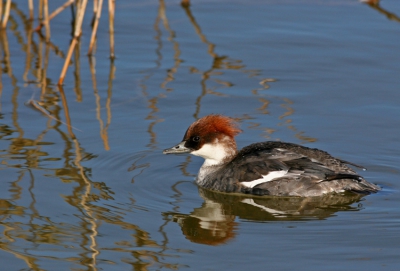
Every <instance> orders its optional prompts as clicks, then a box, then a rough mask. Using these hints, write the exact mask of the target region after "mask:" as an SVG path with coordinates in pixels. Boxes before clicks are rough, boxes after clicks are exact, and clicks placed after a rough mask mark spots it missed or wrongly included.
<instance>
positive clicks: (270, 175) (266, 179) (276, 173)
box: [241, 170, 288, 188]
mask: <svg viewBox="0 0 400 271" xmlns="http://www.w3.org/2000/svg"><path fill="white" fill-rule="evenodd" d="M287 173H288V171H287V170H278V171H271V172H270V173H268V174H267V175H263V177H262V178H261V179H257V180H254V181H251V182H241V184H242V185H244V186H246V187H250V188H253V187H254V186H256V185H259V184H260V183H266V182H269V181H272V180H274V179H276V178H280V177H283V176H285V175H286V174H287Z"/></svg>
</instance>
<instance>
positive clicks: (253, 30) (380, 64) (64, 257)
mask: <svg viewBox="0 0 400 271" xmlns="http://www.w3.org/2000/svg"><path fill="white" fill-rule="evenodd" d="M49 2H51V3H50V10H54V9H55V8H57V7H58V6H60V5H61V4H62V3H63V2H64V1H49ZM106 7H107V5H106V4H105V9H104V12H103V14H102V17H101V21H100V26H99V32H98V35H97V43H96V50H95V54H94V55H93V56H92V57H88V56H87V55H86V53H87V49H88V46H89V40H90V31H91V28H90V19H91V18H90V17H91V14H90V12H91V11H90V10H89V11H88V13H87V14H88V15H87V16H86V18H85V21H84V28H83V35H82V37H81V40H80V43H79V45H78V48H77V49H76V50H75V53H74V56H73V58H72V61H71V63H70V66H69V70H68V73H67V76H66V79H65V82H64V85H63V86H62V88H59V87H57V85H56V83H57V81H58V78H59V75H60V72H61V69H62V65H63V63H64V59H65V56H66V53H67V50H68V46H69V42H70V39H71V36H70V33H71V29H70V21H71V12H70V10H65V11H64V12H62V13H61V14H60V15H58V16H57V17H56V18H54V19H53V20H52V21H51V39H50V43H46V42H45V40H44V39H43V38H41V37H40V36H39V35H38V34H37V33H35V32H32V31H31V30H32V27H34V26H36V25H37V23H38V22H37V20H35V21H34V23H33V25H31V24H30V23H29V21H28V10H27V7H26V5H25V4H22V3H18V5H13V7H12V10H11V17H10V21H9V24H8V27H7V30H6V31H3V32H1V34H2V38H1V50H2V51H1V52H2V54H1V57H2V62H1V72H2V73H1V82H0V86H1V89H0V90H1V93H0V94H1V97H0V174H1V177H0V185H1V189H0V228H1V232H2V233H1V234H0V258H1V259H2V264H3V268H5V269H7V270H161V269H163V270H168V269H174V270H175V269H186V268H192V269H195V270H200V269H201V270H227V269H230V270H243V269H244V268H249V267H251V268H254V269H266V268H270V269H272V270H293V269H298V268H299V266H301V267H302V268H301V269H304V270H399V268H400V246H399V243H400V227H399V226H400V211H399V208H398V207H399V206H400V197H399V196H400V193H399V190H400V168H399V164H400V163H399V162H400V158H399V153H400V142H399V136H400V119H399V116H400V92H399V86H400V77H399V71H400V51H399V49H398V48H399V46H398V45H399V44H400V19H399V17H400V7H399V5H398V3H397V1H395V0H386V1H382V3H381V4H380V5H378V6H369V5H366V4H362V3H359V2H357V1H344V0H339V1H337V0H336V1H315V0H307V1H289V0H287V1H222V0H221V1H193V2H192V5H191V6H190V7H188V8H183V7H181V6H180V5H179V2H178V1H166V2H165V1H134V2H133V1H117V3H116V21H115V30H116V31H115V53H116V59H115V60H111V59H110V58H109V33H108V21H107V20H108V17H107V12H106V10H107V9H106ZM89 9H91V6H90V8H89ZM42 33H43V34H44V31H42ZM38 108H41V109H44V110H46V111H48V112H49V114H44V113H43V112H42V111H41V110H38ZM210 113H221V114H226V115H229V116H232V117H234V118H236V119H237V120H238V121H239V122H240V124H241V128H242V129H243V130H244V133H242V134H241V135H239V136H238V137H237V141H238V146H239V147H243V146H245V145H247V144H250V143H252V142H257V141H263V140H284V141H289V142H294V143H298V144H303V145H305V146H308V147H313V148H321V149H324V150H326V151H328V152H330V153H331V154H333V155H334V156H337V157H340V158H342V159H345V160H349V161H352V162H354V163H356V164H361V165H363V166H365V167H366V168H367V169H368V170H367V171H365V172H360V173H361V174H362V175H363V176H365V178H366V179H368V180H369V181H371V182H374V183H377V184H379V185H380V186H381V187H382V188H383V189H382V191H381V192H379V193H378V194H375V195H370V196H367V197H360V196H356V195H339V196H337V195H336V196H334V195H328V196H326V197H322V198H317V199H302V198H273V197H272V198H270V197H265V198H260V197H248V196H245V195H228V194H223V193H214V192H210V191H206V190H202V189H199V188H198V187H197V186H196V185H195V184H194V182H193V180H194V178H195V176H196V173H197V171H198V169H199V167H200V166H201V163H202V160H201V159H200V158H198V157H191V156H186V155H183V156H165V155H162V150H163V149H165V148H168V147H171V146H172V145H174V144H176V143H178V142H179V141H180V140H181V138H182V136H183V134H184V132H185V130H186V128H187V126H188V125H189V124H190V123H191V122H193V121H194V120H196V119H197V118H199V117H202V116H204V115H207V114H210ZM49 115H50V116H52V117H53V118H55V119H57V120H61V121H62V122H64V123H68V125H70V126H68V125H65V124H63V123H61V122H60V121H56V120H54V119H53V118H51V117H49ZM71 126H73V127H74V128H72V127H71ZM78 129H79V130H78Z"/></svg>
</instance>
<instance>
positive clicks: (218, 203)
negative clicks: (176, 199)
mask: <svg viewBox="0 0 400 271" xmlns="http://www.w3.org/2000/svg"><path fill="white" fill-rule="evenodd" d="M199 194H200V196H201V197H202V198H203V200H204V202H203V204H202V205H201V206H200V207H198V208H195V209H194V210H193V211H192V212H191V213H190V214H181V213H177V212H165V213H163V215H164V216H165V218H166V220H168V221H174V222H176V223H178V224H179V226H180V227H181V229H182V233H183V234H184V235H185V237H186V238H187V239H188V240H190V241H191V242H195V243H200V244H206V245H214V246H215V245H220V244H224V243H226V242H228V241H229V240H230V239H232V238H233V237H235V234H236V228H237V226H238V224H239V223H238V222H237V218H239V219H241V220H249V221H257V222H272V221H304V220H314V219H315V220H319V219H327V218H329V217H331V216H334V215H335V214H336V213H337V212H339V211H359V210H360V209H361V208H362V204H360V203H359V204H357V205H355V203H357V202H360V201H361V199H362V197H363V195H358V194H353V193H348V194H347V193H345V194H327V195H324V196H321V197H272V196H263V197H257V196H249V195H245V194H227V193H220V192H214V191H210V190H205V189H203V188H200V187H199Z"/></svg>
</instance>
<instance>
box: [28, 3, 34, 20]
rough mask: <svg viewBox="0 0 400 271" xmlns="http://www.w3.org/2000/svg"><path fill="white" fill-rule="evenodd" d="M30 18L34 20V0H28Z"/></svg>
mask: <svg viewBox="0 0 400 271" xmlns="http://www.w3.org/2000/svg"><path fill="white" fill-rule="evenodd" d="M28 6H29V20H31V21H33V0H28Z"/></svg>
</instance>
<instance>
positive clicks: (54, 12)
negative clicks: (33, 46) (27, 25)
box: [29, 0, 75, 31]
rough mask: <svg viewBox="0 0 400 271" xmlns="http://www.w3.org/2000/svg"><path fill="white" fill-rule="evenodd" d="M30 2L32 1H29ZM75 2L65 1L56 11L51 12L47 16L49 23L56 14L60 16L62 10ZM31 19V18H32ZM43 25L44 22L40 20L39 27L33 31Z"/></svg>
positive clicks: (72, 0)
mask: <svg viewBox="0 0 400 271" xmlns="http://www.w3.org/2000/svg"><path fill="white" fill-rule="evenodd" d="M29 1H32V0H29ZM74 1H75V0H68V1H66V2H65V3H64V4H63V5H62V6H61V7H59V8H58V9H56V10H55V11H53V12H52V13H51V14H50V15H49V21H50V20H52V19H53V18H54V17H56V16H57V15H58V14H60V13H61V12H62V11H63V10H64V9H66V8H67V7H68V6H70V5H71V4H72V3H74ZM32 18H33V17H32ZM44 25H45V20H42V21H41V22H40V25H38V26H37V27H36V28H35V31H39V30H40V29H41V28H42V27H43V26H44Z"/></svg>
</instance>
